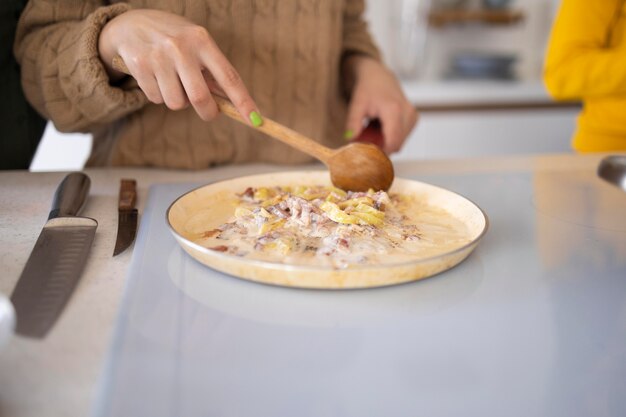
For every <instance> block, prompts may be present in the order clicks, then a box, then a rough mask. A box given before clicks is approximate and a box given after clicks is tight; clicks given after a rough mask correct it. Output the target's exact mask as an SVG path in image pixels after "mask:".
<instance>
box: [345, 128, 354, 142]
mask: <svg viewBox="0 0 626 417" xmlns="http://www.w3.org/2000/svg"><path fill="white" fill-rule="evenodd" d="M353 137H354V131H353V130H352V129H348V130H346V131H345V132H344V134H343V138H344V139H345V140H350V139H352V138H353Z"/></svg>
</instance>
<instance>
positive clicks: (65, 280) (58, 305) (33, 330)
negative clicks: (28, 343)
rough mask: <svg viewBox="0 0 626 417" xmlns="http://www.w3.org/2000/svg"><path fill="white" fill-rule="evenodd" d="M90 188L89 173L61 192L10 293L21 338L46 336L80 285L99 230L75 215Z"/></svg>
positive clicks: (69, 179)
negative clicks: (81, 276) (77, 285)
mask: <svg viewBox="0 0 626 417" xmlns="http://www.w3.org/2000/svg"><path fill="white" fill-rule="evenodd" d="M89 185H90V180H89V177H88V176H87V175H85V174H83V173H80V172H73V173H71V174H68V175H67V176H66V177H65V178H64V179H63V181H62V182H61V184H60V185H59V187H58V188H57V190H56V193H55V195H54V200H53V203H52V210H51V211H50V215H49V216H48V221H47V222H46V224H45V226H44V227H43V230H42V231H41V234H40V235H39V238H38V239H37V242H36V243H35V247H34V248H33V250H32V252H31V254H30V257H29V258H28V261H27V262H26V266H24V270H23V271H22V275H21V276H20V278H19V281H18V282H17V285H16V286H15V289H14V290H13V294H12V295H11V301H12V302H13V305H14V307H15V314H16V318H17V325H16V332H17V333H18V334H21V335H23V336H30V337H35V338H42V337H44V336H45V335H46V334H47V333H48V331H49V330H50V328H51V327H52V325H53V324H54V323H55V321H56V320H57V318H58V317H59V315H60V314H61V312H62V311H63V308H64V307H65V304H66V303H67V301H68V299H69V297H70V295H71V294H72V292H73V290H74V288H75V287H76V284H77V283H78V279H79V278H80V275H81V273H82V271H83V269H84V267H85V263H86V261H87V255H88V254H89V249H90V248H91V243H92V242H93V238H94V235H95V233H96V227H97V226H98V222H96V221H95V220H94V219H90V218H87V217H77V216H76V215H77V214H78V213H79V211H80V209H81V208H82V206H83V204H84V203H85V200H86V199H87V194H88V193H89Z"/></svg>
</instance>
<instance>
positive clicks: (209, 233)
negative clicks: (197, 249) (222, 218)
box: [202, 229, 222, 238]
mask: <svg viewBox="0 0 626 417" xmlns="http://www.w3.org/2000/svg"><path fill="white" fill-rule="evenodd" d="M220 233H222V231H221V230H220V229H213V230H206V231H205V232H203V233H202V237H203V238H209V237H213V236H219V235H220Z"/></svg>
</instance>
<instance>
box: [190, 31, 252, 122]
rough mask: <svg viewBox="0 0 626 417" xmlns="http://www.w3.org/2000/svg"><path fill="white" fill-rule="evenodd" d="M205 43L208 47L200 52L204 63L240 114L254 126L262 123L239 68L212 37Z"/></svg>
mask: <svg viewBox="0 0 626 417" xmlns="http://www.w3.org/2000/svg"><path fill="white" fill-rule="evenodd" d="M205 45H206V47H205V48H203V50H202V51H201V52H200V59H201V61H202V64H203V65H204V66H205V67H206V68H207V69H208V70H209V71H210V72H211V74H212V75H213V77H215V80H216V81H217V82H218V84H219V85H220V86H221V87H222V89H223V90H224V92H225V93H226V95H227V96H228V98H229V99H230V101H231V102H232V103H233V105H234V106H235V107H236V108H237V110H238V111H239V114H241V116H242V117H243V118H244V119H245V120H247V121H248V122H249V123H250V124H251V125H253V126H256V127H258V126H260V125H262V124H263V119H262V118H261V114H260V112H259V110H258V108H257V105H256V103H255V102H254V100H252V97H250V93H249V92H248V89H247V88H246V86H245V85H244V83H243V81H242V80H241V77H240V76H239V73H238V72H237V70H235V68H234V67H233V66H232V65H231V63H230V62H228V59H226V57H225V56H224V54H222V51H220V49H219V48H218V46H217V45H216V44H215V42H214V41H213V40H212V39H210V40H209V42H207V43H206V44H205Z"/></svg>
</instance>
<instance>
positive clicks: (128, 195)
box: [118, 179, 137, 210]
mask: <svg viewBox="0 0 626 417" xmlns="http://www.w3.org/2000/svg"><path fill="white" fill-rule="evenodd" d="M136 202H137V181H135V180H128V179H123V180H122V181H121V182H120V198H119V204H118V208H119V209H120V210H132V209H134V208H135V203H136Z"/></svg>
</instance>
